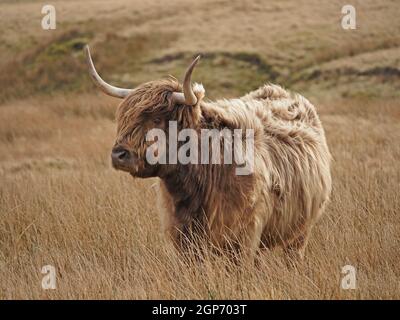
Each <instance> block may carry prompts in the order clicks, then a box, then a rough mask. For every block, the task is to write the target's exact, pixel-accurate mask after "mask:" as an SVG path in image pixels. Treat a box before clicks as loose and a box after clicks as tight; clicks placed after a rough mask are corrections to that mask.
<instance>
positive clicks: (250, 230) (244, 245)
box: [234, 217, 263, 263]
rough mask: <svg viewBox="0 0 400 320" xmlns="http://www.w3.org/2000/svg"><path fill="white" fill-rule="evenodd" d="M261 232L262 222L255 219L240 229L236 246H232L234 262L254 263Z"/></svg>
mask: <svg viewBox="0 0 400 320" xmlns="http://www.w3.org/2000/svg"><path fill="white" fill-rule="evenodd" d="M262 231H263V225H262V222H261V220H260V219H258V218H256V217H255V218H254V220H253V221H251V222H249V223H248V224H247V225H246V226H245V227H243V228H242V230H241V235H240V236H239V238H238V239H237V240H238V241H237V245H235V246H234V248H235V249H234V256H235V257H234V260H235V261H242V262H250V263H254V262H255V260H256V256H257V252H258V250H259V246H260V242H261V235H262ZM235 242H236V241H235Z"/></svg>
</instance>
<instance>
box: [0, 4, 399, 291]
mask: <svg viewBox="0 0 400 320" xmlns="http://www.w3.org/2000/svg"><path fill="white" fill-rule="evenodd" d="M53 3H54V5H55V7H56V10H57V29H56V30H52V31H44V30H42V29H41V26H40V20H41V17H42V15H41V13H40V11H41V6H42V2H40V1H2V2H1V3H0V8H1V10H0V28H1V30H3V32H2V33H0V70H1V72H0V86H1V88H2V90H1V91H0V124H1V125H0V181H1V183H0V217H1V219H0V298H3V299H10V298H40V299H55V298H61V299H63V298H100V299H102V298H210V299H220V298H259V299H272V298H274V299H299V298H306V299H308V298H321V299H332V298H333V299H368V298H376V299H380V298H400V287H399V283H400V282H399V280H400V267H399V263H398V262H399V260H400V251H399V249H398V248H399V246H400V234H399V230H400V218H399V214H398V212H399V210H400V201H399V200H398V194H399V193H400V165H399V162H398V159H399V157H400V146H399V143H398V141H399V140H400V104H399V92H400V90H399V89H400V55H399V53H400V33H399V30H400V20H399V19H398V15H399V14H400V3H399V2H398V1H381V2H379V4H378V3H376V2H375V1H366V0H363V1H353V5H354V6H355V7H356V10H357V29H356V30H343V29H342V28H341V25H340V19H341V7H342V5H343V3H342V2H341V1H322V2H321V1H305V0H304V1H303V0H301V1H294V0H290V1H289V0H285V1H279V2H272V1H271V2H267V1H261V0H260V1H252V2H251V4H249V3H245V2H243V1H225V0H224V1H211V0H210V1H184V0H171V1H168V6H166V5H164V6H160V5H159V2H158V1H155V0H154V1H153V0H152V1H146V2H145V1H138V0H134V1H128V0H114V1H112V2H109V1H106V0H89V1H85V2H83V3H82V2H81V1H53ZM4 31H5V32H4ZM85 43H89V44H90V45H91V47H92V52H93V53H94V60H95V63H96V66H97V68H98V70H99V72H100V73H101V75H102V76H103V77H104V78H105V79H106V80H107V81H109V82H111V83H113V84H115V85H121V86H128V87H133V86H135V85H137V84H138V83H141V82H144V81H148V80H153V79H156V78H159V77H163V76H166V75H168V74H172V75H174V76H176V77H178V78H181V76H182V73H183V71H184V69H185V67H186V66H187V64H188V62H189V61H190V59H191V57H192V56H193V55H195V54H198V53H202V55H203V58H202V60H201V63H200V64H199V66H198V68H197V69H196V71H195V73H194V79H195V80H196V81H199V82H202V83H203V84H204V86H205V88H206V94H207V97H208V98H211V99H212V98H217V97H234V96H237V95H242V94H244V93H246V92H248V91H249V90H253V89H255V88H257V87H258V86H260V85H262V84H263V83H265V82H274V83H277V84H281V85H283V86H285V87H286V88H288V89H291V90H294V91H298V92H300V93H301V94H303V95H305V96H306V97H307V98H309V99H310V100H311V101H312V102H313V103H314V104H315V105H316V107H317V110H318V112H319V114H320V117H321V120H322V122H323V125H324V128H325V130H326V135H327V139H328V144H329V147H330V149H331V152H332V154H333V157H334V162H333V167H332V174H333V183H334V189H333V194H332V201H331V203H330V204H329V206H328V209H327V211H326V214H325V216H324V217H323V218H322V219H321V221H320V222H319V223H318V225H317V226H316V228H315V230H314V232H313V234H312V237H311V240H310V245H309V247H308V248H307V253H306V260H305V261H304V263H302V264H300V265H299V266H297V268H295V269H288V268H287V266H286V265H285V263H284V259H283V255H282V252H280V250H275V251H272V252H267V253H264V254H263V256H262V257H261V262H260V265H259V266H258V267H254V266H251V265H244V266H241V267H238V268H237V269H236V270H235V271H234V272H228V271H227V270H228V269H229V268H226V266H227V265H229V264H230V262H229V261H226V260H224V259H213V258H211V257H210V259H208V260H207V261H206V263H205V264H204V265H201V266H199V265H195V266H193V265H192V266H187V265H185V264H184V263H183V262H182V261H181V260H179V259H178V258H177V257H176V256H175V254H174V251H173V250H171V248H170V246H169V245H168V244H166V243H165V241H164V239H163V237H162V235H161V234H160V228H159V219H158V212H157V210H156V208H155V205H154V199H155V198H156V197H157V194H156V193H155V191H154V189H153V188H152V185H153V183H154V181H155V180H139V179H138V180H133V179H132V178H131V177H130V176H129V175H126V174H123V173H119V172H116V171H114V170H112V169H111V166H110V163H109V153H110V149H111V147H112V145H113V142H114V141H113V140H114V135H115V122H114V112H115V107H116V105H117V103H118V102H119V101H118V100H116V99H113V98H109V97H104V96H103V95H101V94H100V93H98V92H97V90H96V89H95V88H94V85H93V84H92V83H91V82H90V79H89V77H88V75H87V71H86V66H85V64H84V59H83V54H82V46H83V45H84V44H85ZM46 264H51V265H54V266H55V267H56V270H57V286H58V287H57V290H42V288H41V279H42V276H43V275H42V274H41V273H40V269H41V267H42V266H43V265H46ZM346 264H351V265H353V266H355V267H356V269H357V289H356V290H347V291H346V290H343V289H341V287H340V281H341V277H342V276H343V275H342V274H341V269H342V267H343V266H344V265H346Z"/></svg>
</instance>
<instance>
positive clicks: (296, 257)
mask: <svg viewBox="0 0 400 320" xmlns="http://www.w3.org/2000/svg"><path fill="white" fill-rule="evenodd" d="M309 234H310V230H309V229H306V230H305V231H303V232H302V233H300V234H299V235H298V236H297V237H296V238H294V239H293V240H292V241H290V242H289V243H287V244H286V245H285V246H284V248H283V249H284V251H285V254H286V259H287V262H288V263H289V265H292V266H293V264H295V263H296V262H299V261H302V260H303V259H304V253H305V249H306V247H307V243H308V237H309Z"/></svg>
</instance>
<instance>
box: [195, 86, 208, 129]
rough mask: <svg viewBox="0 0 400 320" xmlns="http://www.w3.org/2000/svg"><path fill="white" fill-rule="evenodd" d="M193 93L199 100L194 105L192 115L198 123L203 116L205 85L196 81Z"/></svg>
mask: <svg viewBox="0 0 400 320" xmlns="http://www.w3.org/2000/svg"><path fill="white" fill-rule="evenodd" d="M193 93H194V95H195V96H196V98H197V102H196V104H195V105H194V106H192V117H193V121H194V122H195V123H198V122H199V121H200V118H201V107H200V105H201V102H202V101H203V98H204V96H205V94H206V91H205V90H204V87H203V85H202V84H201V83H194V84H193Z"/></svg>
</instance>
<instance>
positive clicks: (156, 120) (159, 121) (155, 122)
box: [153, 118, 161, 124]
mask: <svg viewBox="0 0 400 320" xmlns="http://www.w3.org/2000/svg"><path fill="white" fill-rule="evenodd" d="M153 122H154V124H160V123H161V119H160V118H155V119H153Z"/></svg>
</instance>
